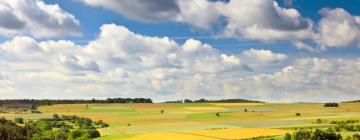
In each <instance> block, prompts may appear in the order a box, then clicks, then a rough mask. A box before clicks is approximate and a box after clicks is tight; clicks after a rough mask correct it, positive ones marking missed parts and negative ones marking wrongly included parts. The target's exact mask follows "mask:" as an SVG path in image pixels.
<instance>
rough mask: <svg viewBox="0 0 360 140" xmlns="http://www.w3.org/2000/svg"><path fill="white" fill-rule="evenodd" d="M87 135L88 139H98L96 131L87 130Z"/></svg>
mask: <svg viewBox="0 0 360 140" xmlns="http://www.w3.org/2000/svg"><path fill="white" fill-rule="evenodd" d="M87 134H88V135H89V136H90V138H97V137H100V133H99V131H97V130H96V129H88V130H87Z"/></svg>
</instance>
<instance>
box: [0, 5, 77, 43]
mask: <svg viewBox="0 0 360 140" xmlns="http://www.w3.org/2000/svg"><path fill="white" fill-rule="evenodd" d="M0 19H6V20H1V21H0V35H1V36H16V35H30V36H33V37H36V38H52V37H63V36H68V35H70V36H79V35H81V27H80V23H79V21H78V20H77V19H76V18H75V17H74V16H73V15H71V14H70V13H67V12H65V11H63V10H62V9H61V8H60V7H59V6H58V5H57V4H54V5H52V4H46V3H44V2H43V1H40V0H3V1H1V2H0Z"/></svg>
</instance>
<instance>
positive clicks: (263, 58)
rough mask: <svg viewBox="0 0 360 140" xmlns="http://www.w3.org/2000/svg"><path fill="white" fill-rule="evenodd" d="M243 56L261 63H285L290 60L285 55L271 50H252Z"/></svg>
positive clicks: (245, 52)
mask: <svg viewBox="0 0 360 140" xmlns="http://www.w3.org/2000/svg"><path fill="white" fill-rule="evenodd" d="M243 55H244V56H246V57H248V58H250V59H256V60H258V61H260V62H278V61H284V60H285V59H287V58H288V57H287V56H286V55H285V54H281V53H273V52H272V51H270V50H255V49H250V50H246V51H244V52H243Z"/></svg>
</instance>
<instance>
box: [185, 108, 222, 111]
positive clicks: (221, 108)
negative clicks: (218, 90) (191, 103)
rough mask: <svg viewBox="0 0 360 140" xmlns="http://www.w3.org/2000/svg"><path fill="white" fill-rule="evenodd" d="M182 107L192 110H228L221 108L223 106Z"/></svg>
mask: <svg viewBox="0 0 360 140" xmlns="http://www.w3.org/2000/svg"><path fill="white" fill-rule="evenodd" d="M183 108H184V109H187V110H193V111H201V110H204V111H225V110H228V109H226V108H223V107H183Z"/></svg>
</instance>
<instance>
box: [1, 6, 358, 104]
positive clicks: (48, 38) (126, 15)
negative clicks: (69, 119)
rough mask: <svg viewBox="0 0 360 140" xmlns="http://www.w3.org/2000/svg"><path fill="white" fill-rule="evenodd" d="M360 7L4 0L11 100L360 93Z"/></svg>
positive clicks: (4, 64) (300, 97)
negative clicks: (22, 98)
mask: <svg viewBox="0 0 360 140" xmlns="http://www.w3.org/2000/svg"><path fill="white" fill-rule="evenodd" d="M56 5H58V6H59V7H57V6H56ZM358 5H360V2H359V1H357V0H347V1H340V0H337V1H336V0H317V1H316V2H314V1H313V0H286V1H284V0H276V1H274V0H254V1H247V0H228V1H216V0H213V1H207V0H187V1H185V0H154V1H146V0H133V1H131V0H123V1H116V0H105V1H97V0H14V1H11V0H4V1H2V2H0V20H1V21H0V42H1V43H0V68H1V70H0V88H2V89H4V90H3V91H4V93H0V95H2V94H4V96H2V97H3V98H19V97H26V98H105V97H118V96H124V97H154V98H155V100H157V101H163V100H169V99H182V98H249V99H258V100H266V101H274V102H277V101H286V102H288V101H289V102H291V101H333V100H336V99H340V100H348V99H353V98H360V95H359V91H360V90H358V89H360V85H359V84H356V82H355V83H354V81H357V80H359V79H360V78H359V79H358V76H357V72H358V71H359V69H360V67H359V64H360V58H359V53H360V16H359V15H360V9H359V8H357V7H358ZM294 77H295V78H294ZM34 80H35V81H37V82H32V81H34ZM44 85H45V86H44ZM35 93H41V94H35ZM62 94H64V95H65V96H61V95H62ZM309 96H311V97H314V98H312V99H309V98H307V97H309Z"/></svg>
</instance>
